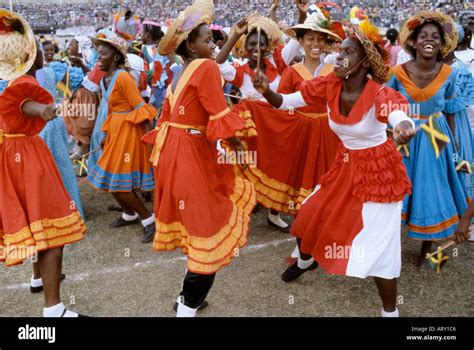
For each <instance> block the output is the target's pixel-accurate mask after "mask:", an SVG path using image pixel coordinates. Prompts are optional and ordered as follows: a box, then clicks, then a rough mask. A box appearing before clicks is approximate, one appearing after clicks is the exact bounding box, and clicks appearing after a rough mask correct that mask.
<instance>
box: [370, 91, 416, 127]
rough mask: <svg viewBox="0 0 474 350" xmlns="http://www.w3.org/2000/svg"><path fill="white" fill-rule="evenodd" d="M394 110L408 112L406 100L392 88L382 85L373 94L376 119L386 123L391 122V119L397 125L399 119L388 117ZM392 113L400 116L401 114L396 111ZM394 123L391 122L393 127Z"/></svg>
mask: <svg viewBox="0 0 474 350" xmlns="http://www.w3.org/2000/svg"><path fill="white" fill-rule="evenodd" d="M396 111H402V112H403V113H405V115H406V114H407V113H408V101H407V99H406V97H405V96H403V95H402V94H401V93H399V92H398V91H395V90H394V89H392V88H389V87H382V88H381V89H380V90H379V91H378V92H377V94H376V96H375V112H376V117H377V120H378V121H379V122H381V123H384V124H388V123H389V122H390V124H392V123H391V121H395V123H396V125H397V124H398V123H399V122H400V121H401V120H399V119H393V118H391V117H390V116H391V115H392V113H393V112H396ZM393 115H398V116H400V115H401V114H400V113H396V114H393ZM407 118H408V117H407ZM396 125H393V124H392V126H394V127H395V126H396Z"/></svg>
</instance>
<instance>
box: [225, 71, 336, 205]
mask: <svg viewBox="0 0 474 350" xmlns="http://www.w3.org/2000/svg"><path fill="white" fill-rule="evenodd" d="M331 71H332V66H331V65H325V66H323V68H322V70H321V72H320V73H319V75H320V76H324V75H327V74H328V73H330V72H331ZM312 78H313V76H312V74H311V73H310V72H309V71H308V70H307V69H306V67H304V65H303V64H301V63H299V64H296V65H294V66H291V67H288V68H287V69H286V71H285V72H284V73H283V76H282V78H281V81H280V85H279V88H278V91H279V92H280V93H284V94H290V93H293V92H295V91H298V90H299V89H300V85H301V83H302V82H304V81H305V80H310V79H312ZM234 111H235V112H237V113H239V114H240V116H242V117H244V118H245V119H247V120H248V119H249V118H251V119H252V120H253V122H254V123H255V126H256V130H257V133H258V137H256V138H251V139H249V140H248V146H249V150H250V151H255V154H256V156H257V161H256V167H252V166H249V167H248V168H247V169H245V170H244V171H243V172H242V173H243V176H245V177H246V178H248V179H249V180H251V181H252V182H253V183H254V184H255V189H256V191H257V200H258V202H259V203H261V204H262V205H264V206H265V207H267V208H271V209H275V210H278V211H280V212H284V213H289V214H296V213H297V211H298V210H299V208H300V207H301V203H302V202H303V201H304V199H305V198H306V197H307V196H308V195H309V194H310V193H311V191H312V190H313V188H314V187H315V186H316V184H317V183H318V180H319V178H320V177H321V176H322V175H323V174H324V173H326V171H327V170H328V169H329V167H330V166H331V165H332V163H333V162H334V158H335V156H336V150H337V147H338V145H339V142H340V141H339V138H338V137H337V136H336V134H334V132H332V131H331V129H330V128H329V124H328V117H327V108H326V105H325V104H318V105H311V106H307V107H302V108H300V109H297V110H295V111H279V110H275V109H274V108H272V107H271V106H270V105H268V103H266V102H261V101H255V100H246V101H242V102H240V103H239V104H238V105H237V106H235V108H234ZM247 124H248V123H247Z"/></svg>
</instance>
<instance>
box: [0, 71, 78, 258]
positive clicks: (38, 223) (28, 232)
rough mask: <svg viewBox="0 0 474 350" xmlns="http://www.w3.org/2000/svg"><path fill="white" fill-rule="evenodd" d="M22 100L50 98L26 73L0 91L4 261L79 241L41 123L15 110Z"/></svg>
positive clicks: (71, 207) (1, 248)
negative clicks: (41, 133) (42, 135)
mask: <svg viewBox="0 0 474 350" xmlns="http://www.w3.org/2000/svg"><path fill="white" fill-rule="evenodd" d="M26 100H33V101H37V102H39V103H44V104H50V103H52V102H53V99H52V97H51V95H50V94H49V93H48V92H47V91H46V90H44V89H43V88H41V87H40V86H39V84H38V82H37V81H36V80H35V79H34V78H33V77H30V76H22V77H20V78H18V79H16V80H15V81H13V82H12V83H11V84H10V85H9V87H7V88H6V89H5V91H4V92H3V94H2V95H0V168H1V171H0V261H3V262H5V264H6V265H9V266H10V265H16V264H21V263H22V262H23V260H25V259H26V258H28V257H30V256H32V255H34V254H36V253H37V252H39V251H43V250H47V249H52V248H56V247H61V246H64V245H65V244H69V243H72V242H76V241H79V240H81V239H82V238H83V234H84V233H85V232H86V226H85V224H84V222H83V220H82V218H81V215H80V214H79V212H78V211H77V209H76V208H75V206H74V203H73V201H72V200H71V198H70V197H69V195H68V193H67V191H66V189H65V188H64V185H63V183H62V180H61V176H60V174H59V172H58V169H57V168H56V165H55V163H54V160H53V157H52V155H51V153H50V151H49V149H48V146H47V145H46V144H45V143H44V141H43V140H42V139H41V138H40V137H39V136H38V133H39V132H40V131H41V130H42V129H43V127H44V126H45V124H46V122H45V121H44V120H43V119H41V118H39V117H38V118H31V117H27V116H25V115H24V114H23V113H22V112H21V105H22V103H23V102H24V101H26Z"/></svg>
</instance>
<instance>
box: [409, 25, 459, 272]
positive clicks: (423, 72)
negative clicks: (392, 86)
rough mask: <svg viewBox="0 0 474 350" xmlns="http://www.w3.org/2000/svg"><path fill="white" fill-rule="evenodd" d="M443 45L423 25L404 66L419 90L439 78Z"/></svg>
mask: <svg viewBox="0 0 474 350" xmlns="http://www.w3.org/2000/svg"><path fill="white" fill-rule="evenodd" d="M441 45H442V39H441V33H440V31H439V29H438V27H437V26H436V25H434V24H431V23H428V24H425V25H423V26H422V27H421V29H420V33H419V34H418V36H417V38H416V40H415V42H414V46H415V49H416V58H415V59H413V60H411V61H408V62H407V63H405V64H404V65H403V66H404V68H405V70H406V72H407V73H408V75H409V76H410V79H411V80H412V81H413V83H414V84H415V85H416V86H417V87H418V88H420V89H423V88H425V87H427V86H428V85H430V84H431V83H432V82H433V80H434V79H435V78H436V77H437V76H438V74H439V72H440V70H441V68H442V66H443V63H442V62H439V61H438V60H437V57H438V53H439V51H440V50H441ZM445 115H446V119H447V121H448V125H449V128H450V129H451V133H452V134H453V135H454V134H455V132H454V130H455V122H454V115H453V114H448V113H445ZM432 244H433V242H432V241H423V243H422V244H421V250H420V255H419V257H418V267H419V268H420V269H421V268H426V259H425V256H426V254H427V253H430V252H431V249H432Z"/></svg>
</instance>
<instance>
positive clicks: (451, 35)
mask: <svg viewBox="0 0 474 350" xmlns="http://www.w3.org/2000/svg"><path fill="white" fill-rule="evenodd" d="M430 22H437V23H438V24H439V25H440V26H441V28H443V31H444V42H445V43H444V45H442V46H441V50H440V51H441V55H443V57H446V56H447V55H448V54H449V53H450V52H451V51H453V50H454V49H456V47H457V46H458V32H457V31H456V24H455V23H454V21H453V19H452V18H451V17H449V16H447V15H445V14H443V13H441V12H438V11H420V12H418V13H416V14H415V15H413V16H411V17H410V18H408V19H407V20H406V21H405V23H404V24H403V27H402V30H401V31H400V43H401V44H402V45H403V47H406V46H412V45H414V43H413V42H411V40H409V38H410V35H412V34H413V32H414V31H415V29H416V28H418V27H420V26H422V25H424V24H425V23H430Z"/></svg>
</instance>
